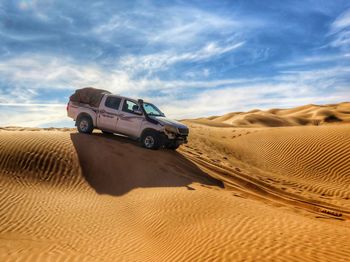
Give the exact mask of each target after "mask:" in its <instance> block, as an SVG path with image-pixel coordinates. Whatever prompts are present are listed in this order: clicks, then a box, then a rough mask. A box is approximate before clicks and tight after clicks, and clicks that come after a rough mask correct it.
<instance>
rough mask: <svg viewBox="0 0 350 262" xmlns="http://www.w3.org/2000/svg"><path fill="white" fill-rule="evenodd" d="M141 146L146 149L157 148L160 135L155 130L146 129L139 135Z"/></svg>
mask: <svg viewBox="0 0 350 262" xmlns="http://www.w3.org/2000/svg"><path fill="white" fill-rule="evenodd" d="M141 143H142V146H143V147H145V148H147V149H158V148H159V147H160V137H159V134H158V133H157V132H156V131H151V130H150V131H146V132H144V133H143V134H142V137H141Z"/></svg>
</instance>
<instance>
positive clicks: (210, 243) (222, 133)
mask: <svg viewBox="0 0 350 262" xmlns="http://www.w3.org/2000/svg"><path fill="white" fill-rule="evenodd" d="M208 121H210V120H208ZM187 123H188V124H189V125H190V126H191V133H190V143H189V144H188V145H186V146H185V147H183V148H182V149H181V150H179V152H170V151H167V150H159V151H149V150H145V149H143V148H140V147H139V146H138V145H137V144H136V143H135V142H132V141H130V140H128V139H126V138H122V137H118V136H106V135H102V134H99V133H96V134H93V135H91V136H88V135H81V134H77V133H75V132H72V131H70V130H66V131H59V130H55V129H54V130H46V131H44V130H37V129H34V130H32V131H28V130H26V129H23V130H22V131H18V128H11V129H1V130H0V156H1V157H0V196H1V197H0V261H7V260H9V261H15V260H16V259H18V260H19V261H22V260H29V261H37V260H41V261H48V260H50V259H52V260H54V261H63V260H69V261H71V260H72V261H82V260H86V261H120V260H121V261H123V260H124V261H145V260H146V261H174V260H182V261H183V260H186V261H189V260H194V261H204V260H211V261H212V260H230V261H276V260H277V261H301V260H303V261H348V258H349V257H350V240H349V239H350V224H349V221H350V200H349V197H350V195H349V192H350V188H349V185H350V176H349V175H350V161H348V160H349V159H350V153H349V150H348V149H349V146H350V125H339V124H332V125H325V126H306V127H304V126H296V127H278V128H267V127H259V128H257V127H250V128H248V127H247V128H242V127H241V128H235V127H231V126H230V125H227V124H225V123H219V122H218V123H217V124H214V125H213V124H212V123H210V124H203V123H198V121H192V122H187ZM208 175H210V176H208ZM212 177H214V178H217V180H215V179H213V178H212ZM222 183H224V185H225V188H223V184H222Z"/></svg>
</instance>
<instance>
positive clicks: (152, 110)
mask: <svg viewBox="0 0 350 262" xmlns="http://www.w3.org/2000/svg"><path fill="white" fill-rule="evenodd" d="M143 109H145V112H146V114H147V115H149V116H164V114H163V113H162V112H161V111H160V110H159V109H158V108H157V107H156V106H155V105H153V104H150V103H143Z"/></svg>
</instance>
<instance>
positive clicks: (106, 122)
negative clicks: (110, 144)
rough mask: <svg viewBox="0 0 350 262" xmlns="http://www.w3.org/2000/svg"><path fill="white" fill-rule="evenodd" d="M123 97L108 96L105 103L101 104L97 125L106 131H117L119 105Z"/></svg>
mask: <svg viewBox="0 0 350 262" xmlns="http://www.w3.org/2000/svg"><path fill="white" fill-rule="evenodd" d="M121 101H122V99H121V98H120V97H117V96H107V98H106V100H105V102H104V104H101V105H100V111H99V113H98V117H97V127H98V128H99V129H102V130H105V131H112V132H116V131H117V122H118V114H119V107H120V104H121Z"/></svg>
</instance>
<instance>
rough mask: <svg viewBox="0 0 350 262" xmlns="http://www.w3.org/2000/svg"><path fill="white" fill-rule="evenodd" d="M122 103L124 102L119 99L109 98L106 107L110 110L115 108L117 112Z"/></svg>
mask: <svg viewBox="0 0 350 262" xmlns="http://www.w3.org/2000/svg"><path fill="white" fill-rule="evenodd" d="M121 101H122V99H121V98H119V97H113V96H109V97H107V99H106V103H105V106H106V107H109V108H113V109H115V110H118V109H119V105H120V102H121Z"/></svg>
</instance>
